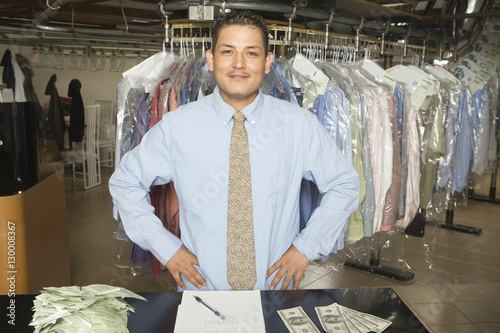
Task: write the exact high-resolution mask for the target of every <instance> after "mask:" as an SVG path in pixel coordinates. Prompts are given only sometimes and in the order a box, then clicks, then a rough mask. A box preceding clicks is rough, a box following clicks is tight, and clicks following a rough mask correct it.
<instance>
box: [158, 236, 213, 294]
mask: <svg viewBox="0 0 500 333" xmlns="http://www.w3.org/2000/svg"><path fill="white" fill-rule="evenodd" d="M194 265H196V266H200V264H199V263H198V258H196V256H195V255H194V254H193V253H191V252H189V250H188V249H187V248H186V247H185V246H184V245H182V246H181V247H180V249H179V250H178V251H177V252H175V254H174V255H173V256H172V258H170V260H169V261H168V262H167V264H166V265H165V267H167V269H168V270H169V271H170V273H171V274H172V276H173V277H174V279H175V282H177V284H178V285H179V287H181V288H183V289H184V288H186V285H185V284H184V282H182V279H181V274H182V275H184V276H185V277H186V279H188V281H189V282H191V283H192V284H193V285H194V286H195V287H197V288H198V289H200V288H201V287H202V286H206V285H207V282H206V281H205V279H204V278H203V276H201V274H200V272H198V270H197V269H196V268H195V267H194Z"/></svg>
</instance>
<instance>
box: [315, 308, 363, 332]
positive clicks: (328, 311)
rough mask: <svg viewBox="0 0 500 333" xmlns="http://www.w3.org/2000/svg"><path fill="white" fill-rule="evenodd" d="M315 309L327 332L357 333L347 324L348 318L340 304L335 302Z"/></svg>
mask: <svg viewBox="0 0 500 333" xmlns="http://www.w3.org/2000/svg"><path fill="white" fill-rule="evenodd" d="M315 310H316V313H317V314H318V318H319V321H320V322H321V326H322V327H323V329H324V330H325V332H327V333H330V332H332V333H333V332H335V333H357V332H352V331H351V329H349V327H348V326H347V323H346V320H345V318H344V316H343V314H342V311H341V309H340V306H339V305H338V304H336V303H334V304H331V305H327V306H317V307H315Z"/></svg>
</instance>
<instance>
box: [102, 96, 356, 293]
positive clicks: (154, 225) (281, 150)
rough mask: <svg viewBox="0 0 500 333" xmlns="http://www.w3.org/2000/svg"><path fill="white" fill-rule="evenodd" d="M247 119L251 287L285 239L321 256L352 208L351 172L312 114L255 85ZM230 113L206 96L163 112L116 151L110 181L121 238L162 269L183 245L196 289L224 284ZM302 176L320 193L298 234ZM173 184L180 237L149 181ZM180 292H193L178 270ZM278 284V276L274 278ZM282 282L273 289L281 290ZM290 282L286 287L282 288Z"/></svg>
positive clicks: (265, 284) (263, 284)
mask: <svg viewBox="0 0 500 333" xmlns="http://www.w3.org/2000/svg"><path fill="white" fill-rule="evenodd" d="M242 112H243V113H244V114H245V116H246V121H245V127H246V129H247V131H248V140H249V151H250V167H251V173H252V201H253V216H254V232H255V251H256V269H257V283H256V284H255V286H254V289H269V286H270V284H271V282H272V280H273V278H274V275H275V274H273V276H271V277H269V279H267V280H266V273H267V270H268V269H269V268H270V267H271V266H272V265H273V264H274V263H275V262H276V261H277V260H279V259H280V257H281V256H282V255H283V253H285V252H286V251H287V250H288V248H289V247H290V246H291V245H292V244H293V245H294V246H295V247H296V248H297V249H298V250H299V251H300V252H302V253H303V254H304V255H306V257H307V258H308V259H309V260H316V259H318V258H320V257H322V256H324V255H327V254H329V253H330V250H331V249H332V246H333V245H334V244H335V243H336V242H337V239H338V238H339V237H343V236H344V235H343V233H342V231H343V230H344V224H345V223H346V221H347V219H348V217H349V215H350V214H351V213H352V212H354V211H355V210H356V208H357V205H358V199H359V198H358V197H359V180H358V175H357V173H356V171H355V169H354V168H353V166H352V165H351V163H349V162H348V161H347V160H346V159H345V158H344V157H343V156H342V154H341V152H340V151H339V149H338V148H337V146H336V144H335V142H334V141H333V140H332V139H331V138H330V137H329V136H328V135H327V133H326V132H325V130H324V129H323V127H322V126H321V124H320V123H319V122H318V120H317V119H316V117H315V116H314V115H313V114H311V113H310V112H308V111H307V110H304V109H302V108H301V107H299V106H297V105H293V104H290V103H288V102H285V101H281V100H279V99H276V98H273V97H271V96H268V95H265V94H263V93H262V92H261V91H259V94H258V96H257V97H256V98H255V100H254V101H253V102H252V103H251V104H250V105H248V106H247V107H245V108H244V109H243V110H242ZM234 113H235V109H234V108H232V107H231V106H229V105H228V104H226V103H225V102H224V101H223V100H222V97H221V95H220V92H219V89H218V88H216V90H215V91H214V93H213V94H211V95H209V96H206V97H204V98H202V99H200V100H198V101H196V102H192V103H189V104H187V105H184V106H180V107H179V108H178V109H177V110H175V111H171V112H169V113H167V114H165V115H164V117H163V119H162V120H161V121H160V122H159V123H158V124H157V125H156V126H154V127H153V128H152V129H151V130H150V131H149V132H148V133H147V134H146V135H145V136H144V138H143V139H142V143H141V144H140V145H139V146H138V147H136V148H135V149H134V150H132V151H130V152H129V153H127V154H126V155H125V156H123V158H122V160H121V163H120V164H119V166H118V167H117V169H116V171H115V172H114V174H113V175H112V177H111V179H110V181H109V187H110V192H111V194H112V196H113V199H114V202H115V205H116V207H117V209H118V212H119V214H120V216H121V218H122V221H123V225H124V228H125V231H126V232H127V235H128V236H129V237H130V239H131V240H132V241H134V242H135V243H137V244H138V245H140V246H141V247H143V248H145V249H148V250H150V251H151V252H152V253H153V254H154V255H155V256H156V258H158V260H159V261H160V262H161V263H162V264H163V265H165V264H166V263H167V262H168V261H169V260H170V258H171V257H172V256H173V255H174V254H175V253H176V252H177V250H178V249H179V248H180V247H181V245H182V244H184V245H185V246H186V247H187V249H188V250H189V251H191V252H192V253H194V254H195V255H196V256H197V258H198V261H199V263H200V267H197V269H198V270H199V272H200V273H201V275H202V276H203V277H204V278H205V279H206V281H207V286H206V287H203V288H202V290H232V288H231V286H230V285H229V283H228V281H227V274H226V272H227V269H226V268H227V265H226V258H227V246H226V235H227V198H228V194H227V188H228V172H229V148H230V140H231V131H232V127H233V120H232V116H233V114H234ZM303 178H305V179H308V180H312V181H314V182H315V183H316V185H317V186H318V188H319V190H320V192H321V193H323V198H322V200H321V205H320V206H319V207H318V208H317V209H316V210H315V211H314V212H313V214H312V216H311V218H310V220H309V221H308V223H307V226H306V227H305V228H304V229H303V230H302V231H300V232H299V191H300V184H301V180H302V179H303ZM170 181H174V184H175V189H176V191H177V195H178V198H179V208H180V211H179V217H180V218H179V226H180V231H181V239H179V238H177V237H175V236H174V235H173V234H171V233H170V232H169V231H168V230H167V229H165V228H164V226H163V224H162V223H161V222H160V220H159V219H158V218H157V217H156V216H155V214H154V211H153V207H152V206H151V204H150V199H149V195H148V191H149V188H150V187H151V186H152V185H160V184H165V183H168V182H170ZM182 278H183V281H184V283H185V284H186V289H193V290H194V289H196V288H195V287H194V286H193V285H192V284H191V283H189V281H187V280H186V279H185V278H184V277H183V276H182ZM281 282H282V281H281ZM281 282H280V284H279V285H278V286H277V288H280V287H281ZM292 286H293V283H292V284H290V287H289V288H291V287H292Z"/></svg>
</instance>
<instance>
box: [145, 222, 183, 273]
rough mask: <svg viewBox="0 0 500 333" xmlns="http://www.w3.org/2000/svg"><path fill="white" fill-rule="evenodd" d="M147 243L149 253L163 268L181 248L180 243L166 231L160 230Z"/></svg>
mask: <svg viewBox="0 0 500 333" xmlns="http://www.w3.org/2000/svg"><path fill="white" fill-rule="evenodd" d="M148 243H149V248H150V251H151V253H153V255H154V256H155V257H156V259H158V261H159V262H161V263H162V265H163V266H165V265H166V264H167V262H168V261H169V260H170V259H171V258H172V256H173V255H174V254H175V253H176V252H177V251H178V250H179V249H180V248H181V246H182V241H181V240H180V239H179V238H177V237H176V236H174V235H173V234H172V233H170V232H169V231H168V230H167V229H162V230H161V232H158V233H157V234H156V235H155V237H154V238H152V239H151V240H150V241H149V242H148Z"/></svg>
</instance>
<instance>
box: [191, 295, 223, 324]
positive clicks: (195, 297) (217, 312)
mask: <svg viewBox="0 0 500 333" xmlns="http://www.w3.org/2000/svg"><path fill="white" fill-rule="evenodd" d="M193 296H194V299H195V300H197V301H198V302H200V303H201V304H203V305H205V306H206V307H207V308H208V309H209V310H210V311H212V312H213V313H214V314H215V315H216V316H219V317H220V319H226V317H225V316H224V315H223V314H221V313H220V312H219V311H217V310H214V309H212V308H211V307H210V306H209V305H208V304H207V303H205V302H203V300H202V299H201V298H199V297H198V296H195V295H193Z"/></svg>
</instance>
